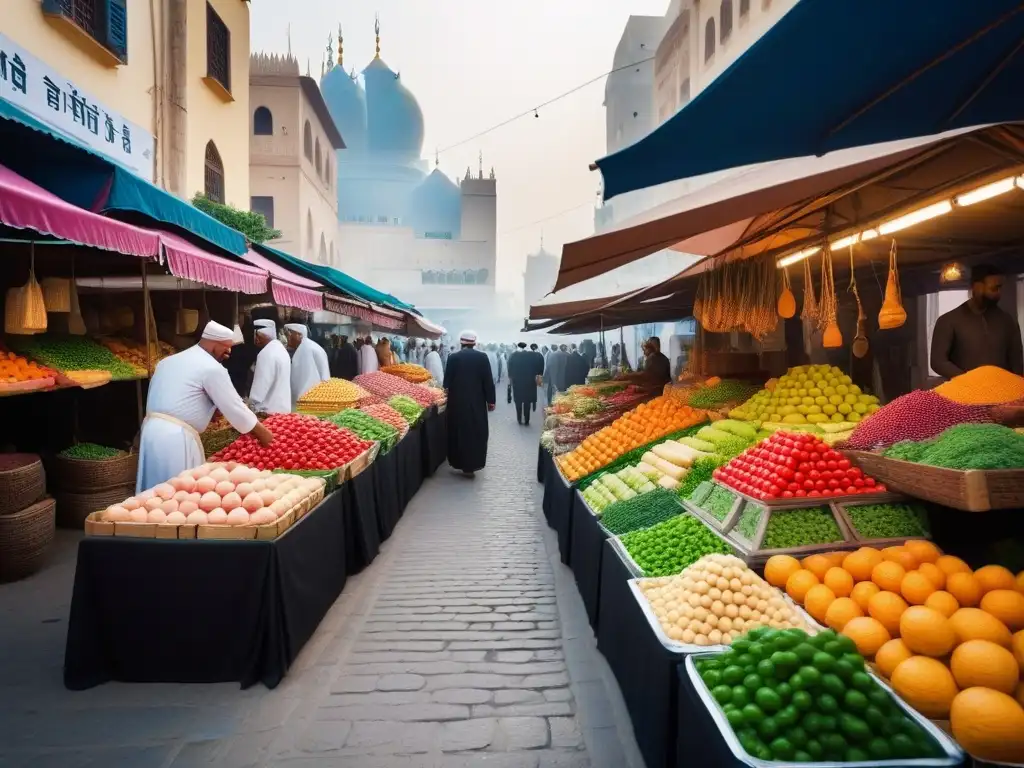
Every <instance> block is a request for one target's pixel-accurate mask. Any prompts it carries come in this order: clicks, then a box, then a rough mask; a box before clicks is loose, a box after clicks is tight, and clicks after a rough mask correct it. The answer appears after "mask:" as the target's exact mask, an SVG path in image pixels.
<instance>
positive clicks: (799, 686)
mask: <svg viewBox="0 0 1024 768" xmlns="http://www.w3.org/2000/svg"><path fill="white" fill-rule="evenodd" d="M789 685H790V687H791V688H792V689H793V690H794V691H803V690H806V689H807V683H805V682H804V678H803V676H802V675H801V674H800V673H799V672H797V673H796V674H795V675H793V676H792V677H791V678H789Z"/></svg>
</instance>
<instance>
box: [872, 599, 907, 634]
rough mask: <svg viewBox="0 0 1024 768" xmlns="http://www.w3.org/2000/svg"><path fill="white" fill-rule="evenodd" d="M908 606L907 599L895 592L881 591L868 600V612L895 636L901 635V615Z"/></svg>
mask: <svg viewBox="0 0 1024 768" xmlns="http://www.w3.org/2000/svg"><path fill="white" fill-rule="evenodd" d="M907 607H908V606H907V601H906V600H904V599H903V598H902V597H900V596H899V595H897V594H896V593H895V592H879V593H878V594H877V595H875V596H874V597H872V598H871V599H870V600H868V614H869V615H870V616H871V618H873V619H875V620H876V621H878V622H879V623H880V624H881V625H882V626H883V627H885V630H886V631H887V632H888V633H889V634H890V635H892V636H893V637H899V634H900V617H902V616H903V612H904V611H905V610H907Z"/></svg>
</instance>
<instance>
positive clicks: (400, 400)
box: [387, 395, 423, 424]
mask: <svg viewBox="0 0 1024 768" xmlns="http://www.w3.org/2000/svg"><path fill="white" fill-rule="evenodd" d="M387 404H388V405H389V406H391V407H392V408H394V409H395V410H396V411H398V412H399V413H400V414H402V418H404V419H405V420H406V421H407V422H408V423H409V424H415V423H416V422H417V421H419V418H420V416H421V415H422V414H423V407H422V406H421V405H420V404H419V403H418V402H417V401H415V400H413V399H412V398H411V397H406V396H405V395H395V396H394V397H392V398H391V399H390V400H388V403H387Z"/></svg>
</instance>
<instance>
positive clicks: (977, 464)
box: [884, 424, 1024, 470]
mask: <svg viewBox="0 0 1024 768" xmlns="http://www.w3.org/2000/svg"><path fill="white" fill-rule="evenodd" d="M884 455H885V456H886V457H887V458H890V459H899V460H901V461H913V462H915V463H917V464H927V465H929V466H932V467H945V468H946V469H961V470H968V469H1020V468H1021V467H1024V435H1020V434H1018V433H1017V432H1015V431H1014V430H1012V429H1009V428H1007V427H1004V426H1001V425H999V424H960V425H958V426H955V427H950V428H949V429H947V430H946V431H945V432H943V433H942V434H941V435H939V436H938V437H937V438H935V439H934V440H926V441H924V442H912V441H909V440H907V441H903V442H900V443H896V444H895V445H893V446H892V447H891V448H889V450H887V451H886V452H885V454H884Z"/></svg>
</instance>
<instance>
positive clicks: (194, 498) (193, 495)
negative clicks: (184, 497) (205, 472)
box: [188, 491, 203, 506]
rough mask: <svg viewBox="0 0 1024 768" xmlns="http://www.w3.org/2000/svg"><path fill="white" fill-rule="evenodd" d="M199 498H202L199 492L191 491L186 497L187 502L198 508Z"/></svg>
mask: <svg viewBox="0 0 1024 768" xmlns="http://www.w3.org/2000/svg"><path fill="white" fill-rule="evenodd" d="M201 498H203V494H201V493H200V492H199V491H192V493H190V494H189V495H188V500H189V501H191V502H193V503H194V504H195V505H196V506H199V500H200V499H201Z"/></svg>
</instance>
